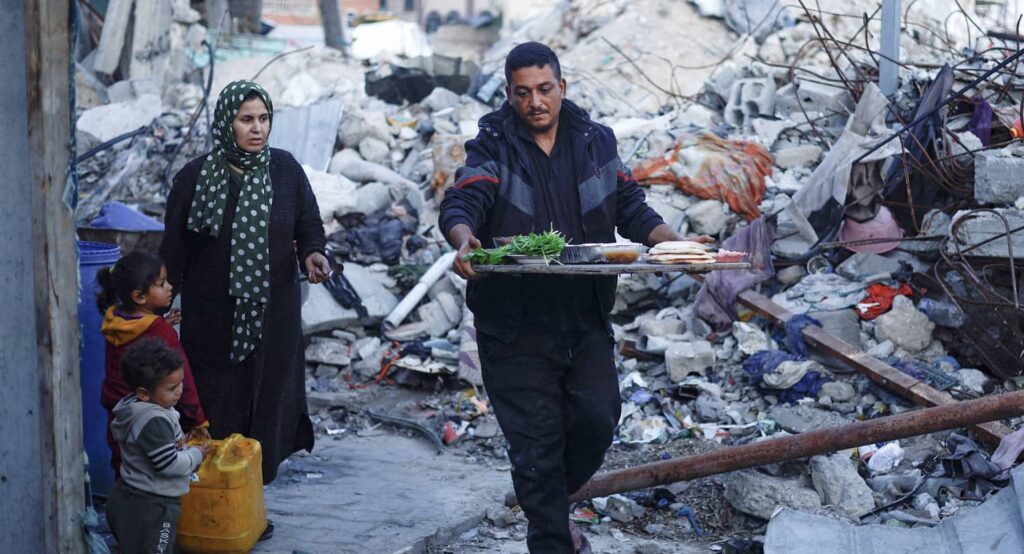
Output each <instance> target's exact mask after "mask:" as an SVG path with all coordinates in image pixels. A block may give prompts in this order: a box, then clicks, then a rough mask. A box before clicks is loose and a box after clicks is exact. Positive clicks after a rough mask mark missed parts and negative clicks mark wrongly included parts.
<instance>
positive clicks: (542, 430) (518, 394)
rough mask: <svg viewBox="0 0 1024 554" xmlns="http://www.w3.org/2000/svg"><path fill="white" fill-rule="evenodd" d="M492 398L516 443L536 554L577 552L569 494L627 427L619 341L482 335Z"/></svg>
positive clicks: (521, 495)
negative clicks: (616, 351)
mask: <svg viewBox="0 0 1024 554" xmlns="http://www.w3.org/2000/svg"><path fill="white" fill-rule="evenodd" d="M478 343H479V346H480V361H481V367H482V370H483V379H484V385H485V386H486V387H487V395H488V397H489V398H490V400H491V404H492V406H494V415H495V416H496V417H497V419H498V424H499V425H500V426H501V430H502V432H503V433H504V434H505V438H506V440H507V441H508V454H509V459H510V460H511V462H512V484H513V486H514V487H515V491H516V498H517V499H518V501H519V505H520V506H521V507H522V508H523V512H524V513H525V514H526V518H527V520H529V531H528V533H527V538H526V543H527V546H528V547H529V549H530V552H532V553H534V554H560V553H563V552H564V553H572V552H573V551H574V550H573V546H572V538H571V536H570V534H569V513H568V512H569V495H570V494H572V493H574V492H576V491H577V490H579V488H580V487H582V486H583V484H584V483H586V482H587V480H588V479H590V477H591V476H592V475H593V474H594V473H595V472H596V471H597V469H598V468H599V467H600V466H601V462H602V461H603V460H604V453H605V451H606V450H607V449H608V447H609V446H610V445H611V442H612V435H613V433H614V431H615V427H616V425H617V424H618V421H619V412H620V411H621V408H622V406H621V400H620V398H619V382H618V374H617V372H616V369H615V362H614V359H613V355H612V346H613V341H612V338H611V337H610V336H608V333H607V332H606V331H605V330H603V329H595V330H592V331H579V332H567V333H554V334H540V333H530V332H526V331H520V332H519V334H518V335H517V336H516V338H515V339H513V340H512V342H510V343H506V342H502V341H500V340H498V339H496V338H494V337H490V336H488V335H485V334H483V333H480V334H479V338H478Z"/></svg>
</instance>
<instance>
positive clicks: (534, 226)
mask: <svg viewBox="0 0 1024 554" xmlns="http://www.w3.org/2000/svg"><path fill="white" fill-rule="evenodd" d="M505 78H506V81H507V82H508V88H507V92H508V98H509V101H508V102H506V103H504V104H503V105H502V106H501V108H499V109H498V110H497V111H495V112H492V113H490V114H488V115H486V116H484V117H483V118H482V119H481V120H480V133H479V134H478V135H477V137H476V138H475V139H473V140H470V141H468V142H467V143H466V154H467V159H466V165H465V166H463V167H461V168H459V170H458V171H457V172H456V179H455V186H454V187H453V188H451V189H449V190H448V191H447V193H446V195H445V199H444V201H443V202H442V204H441V214H440V219H439V224H440V226H441V229H442V230H443V231H444V233H445V236H447V238H448V241H449V242H450V243H451V244H452V246H453V247H455V248H457V249H458V256H457V257H456V261H455V264H454V266H455V267H454V269H455V272H456V273H458V274H459V275H461V276H463V277H465V278H467V279H470V283H469V286H468V289H467V293H466V296H467V298H466V301H467V304H468V305H469V308H470V309H471V310H472V311H473V313H474V314H475V316H476V329H477V333H478V335H477V336H478V342H479V345H480V361H481V365H482V369H483V378H484V385H485V386H486V388H487V393H488V395H489V397H490V399H491V403H492V404H493V406H494V413H495V415H496V416H497V419H498V423H499V425H500V426H501V429H502V431H503V432H504V434H505V437H506V439H507V440H508V453H509V458H510V460H511V463H512V482H513V484H514V486H515V491H516V497H517V499H518V501H519V504H520V506H522V508H523V511H524V512H525V513H526V517H527V519H528V520H529V532H528V535H527V545H528V546H529V549H530V552H531V553H534V554H536V553H544V554H557V553H575V552H588V551H589V546H587V545H586V540H585V538H584V537H583V536H582V535H581V534H579V533H578V531H576V530H575V529H574V528H571V527H570V523H569V517H568V508H569V502H568V498H569V495H571V494H572V493H573V492H575V491H576V490H578V489H579V488H580V487H581V486H582V485H583V484H584V483H586V482H587V480H588V479H590V477H591V476H592V475H593V474H594V473H595V472H596V471H597V469H598V468H599V467H600V466H601V463H602V461H603V458H604V453H605V451H606V450H607V449H608V447H609V446H610V445H611V441H612V435H613V433H614V430H615V427H616V425H617V424H618V420H619V411H620V408H621V405H620V399H619V385H618V378H617V372H616V369H615V363H614V358H613V340H612V336H611V325H610V323H609V318H608V314H609V312H610V311H611V309H612V305H613V304H614V301H615V284H616V277H614V276H577V275H572V276H569V275H489V276H486V277H484V278H480V279H477V277H478V275H477V273H476V272H475V271H474V270H473V268H472V266H471V265H470V264H469V262H467V261H464V260H462V257H463V256H464V255H466V254H467V253H468V252H470V251H471V250H472V249H474V248H479V247H481V245H486V246H488V247H493V246H495V245H494V238H495V237H510V236H514V235H520V234H527V233H530V232H543V231H547V230H549V229H552V228H553V229H555V230H557V231H559V232H561V233H562V234H563V235H565V237H566V240H567V241H571V242H572V243H574V244H580V243H602V242H603V243H608V242H614V241H615V231H616V229H617V230H618V232H619V233H620V234H621V235H623V236H625V237H627V238H629V239H630V240H632V241H634V242H640V243H644V244H647V245H650V246H653V245H656V244H658V243H661V242H665V241H680V240H685V239H683V237H682V236H680V235H679V233H677V232H675V231H673V230H672V229H671V228H669V227H668V225H666V224H665V222H664V221H663V220H662V218H661V217H660V216H659V215H658V214H657V213H656V212H655V211H654V210H652V209H651V208H650V207H649V206H648V205H647V204H646V200H645V196H644V193H643V191H642V190H641V189H640V188H639V186H638V185H637V183H636V181H635V180H634V179H633V177H632V174H631V172H630V170H629V168H628V167H626V165H625V164H623V163H622V162H621V161H620V160H619V158H618V155H617V149H616V143H615V135H614V134H613V133H612V131H611V129H609V128H608V127H605V126H603V125H600V124H598V123H596V122H594V121H592V120H591V119H590V116H589V115H588V114H587V112H585V111H584V110H582V109H580V108H579V107H578V106H576V105H575V104H573V103H572V102H570V101H569V100H565V99H564V97H565V86H566V83H565V79H562V77H561V69H560V67H559V63H558V58H557V57H556V56H555V53H554V52H552V51H551V49H550V48H548V47H547V46H545V45H543V44H540V43H536V42H529V43H524V44H520V45H519V46H516V47H515V48H514V49H513V50H512V51H511V52H510V53H509V55H508V57H507V58H506V60H505ZM691 240H696V241H698V242H709V241H710V240H711V239H710V237H697V238H696V239H691Z"/></svg>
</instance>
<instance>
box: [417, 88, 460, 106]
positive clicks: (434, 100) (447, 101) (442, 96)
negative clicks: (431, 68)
mask: <svg viewBox="0 0 1024 554" xmlns="http://www.w3.org/2000/svg"><path fill="white" fill-rule="evenodd" d="M458 103H459V95H458V94H456V93H454V92H452V91H450V90H448V89H446V88H444V87H436V88H434V90H433V91H431V93H430V94H428V95H427V97H426V98H424V99H423V100H421V101H420V105H421V106H423V107H424V108H426V109H427V110H429V111H431V112H437V111H441V110H443V109H445V108H454V107H455V106H456V105H458Z"/></svg>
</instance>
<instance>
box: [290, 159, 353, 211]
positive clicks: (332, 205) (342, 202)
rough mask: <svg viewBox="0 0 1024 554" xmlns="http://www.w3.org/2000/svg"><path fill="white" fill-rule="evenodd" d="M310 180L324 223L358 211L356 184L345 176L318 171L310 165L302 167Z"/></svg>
mask: <svg viewBox="0 0 1024 554" xmlns="http://www.w3.org/2000/svg"><path fill="white" fill-rule="evenodd" d="M302 169H303V170H304V171H305V172H306V178H307V179H309V186H310V188H312V189H313V196H316V204H317V207H318V208H320V219H321V220H323V222H324V223H327V222H329V221H330V220H332V219H334V218H335V217H336V216H342V215H345V214H347V213H350V212H354V211H356V210H357V206H356V184H355V183H353V182H352V181H351V180H350V179H348V178H347V177H345V176H344V175H334V174H332V173H324V172H322V171H316V170H315V169H313V168H311V167H309V166H308V165H304V166H302Z"/></svg>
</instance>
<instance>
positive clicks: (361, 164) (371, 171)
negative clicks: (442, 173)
mask: <svg viewBox="0 0 1024 554" xmlns="http://www.w3.org/2000/svg"><path fill="white" fill-rule="evenodd" d="M327 172H328V173H338V174H341V175H344V176H345V177H348V178H349V179H352V180H353V181H357V182H360V183H370V182H373V181H377V182H379V183H384V184H386V185H396V186H406V187H410V188H413V189H415V188H416V183H413V182H412V181H410V180H409V179H406V178H405V177H402V176H401V175H400V174H399V173H397V172H395V171H393V170H391V169H388V168H386V167H384V166H382V165H380V164H375V163H372V162H368V161H366V160H364V159H363V158H362V156H360V155H359V153H358V152H356V151H355V150H351V149H345V150H342V151H340V152H338V153H337V154H335V155H334V156H333V157H332V158H331V164H330V167H329V168H328V169H327Z"/></svg>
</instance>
